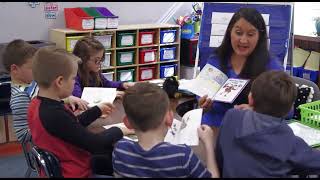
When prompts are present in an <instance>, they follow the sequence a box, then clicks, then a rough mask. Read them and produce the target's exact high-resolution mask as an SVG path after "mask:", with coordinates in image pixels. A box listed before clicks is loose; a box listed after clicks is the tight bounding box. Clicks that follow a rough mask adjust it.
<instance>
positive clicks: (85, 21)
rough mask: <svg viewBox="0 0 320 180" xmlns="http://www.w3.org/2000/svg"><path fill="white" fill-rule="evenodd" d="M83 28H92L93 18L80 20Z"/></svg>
mask: <svg viewBox="0 0 320 180" xmlns="http://www.w3.org/2000/svg"><path fill="white" fill-rule="evenodd" d="M82 28H83V29H93V28H94V19H83V20H82Z"/></svg>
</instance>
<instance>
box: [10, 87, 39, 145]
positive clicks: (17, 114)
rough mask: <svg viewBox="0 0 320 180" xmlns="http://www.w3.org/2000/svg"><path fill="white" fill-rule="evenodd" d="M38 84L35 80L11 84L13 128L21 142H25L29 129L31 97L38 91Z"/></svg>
mask: <svg viewBox="0 0 320 180" xmlns="http://www.w3.org/2000/svg"><path fill="white" fill-rule="evenodd" d="M38 90H39V88H38V86H37V83H36V82H35V81H33V82H32V83H30V85H18V84H13V83H12V84H11V98H10V108H11V111H12V117H13V128H14V130H15V133H16V136H17V138H18V140H19V141H20V142H23V141H24V139H25V137H26V134H27V130H28V121H27V113H28V107H29V103H30V101H31V99H32V98H33V97H35V96H36V95H37V93H38Z"/></svg>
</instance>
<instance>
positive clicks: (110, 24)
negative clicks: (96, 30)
mask: <svg viewBox="0 0 320 180" xmlns="http://www.w3.org/2000/svg"><path fill="white" fill-rule="evenodd" d="M107 20H108V28H117V27H118V24H119V19H118V18H107Z"/></svg>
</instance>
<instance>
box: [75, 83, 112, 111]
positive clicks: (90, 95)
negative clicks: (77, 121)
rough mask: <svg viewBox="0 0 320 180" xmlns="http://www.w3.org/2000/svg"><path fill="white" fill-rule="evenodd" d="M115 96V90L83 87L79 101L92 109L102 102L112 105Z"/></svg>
mask: <svg viewBox="0 0 320 180" xmlns="http://www.w3.org/2000/svg"><path fill="white" fill-rule="evenodd" d="M116 96H117V89H116V88H101V87H85V88H83V92H82V95H81V99H83V100H85V101H87V102H88V103H89V104H88V106H89V107H93V106H96V105H98V104H100V103H104V102H108V103H113V101H114V100H115V98H116Z"/></svg>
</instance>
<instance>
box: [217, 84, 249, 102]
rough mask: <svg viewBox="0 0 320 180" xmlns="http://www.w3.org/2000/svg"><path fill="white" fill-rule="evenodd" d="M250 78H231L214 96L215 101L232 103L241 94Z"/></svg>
mask: <svg viewBox="0 0 320 180" xmlns="http://www.w3.org/2000/svg"><path fill="white" fill-rule="evenodd" d="M248 82H249V80H247V79H234V78H230V79H228V80H227V81H226V83H225V84H224V85H223V86H222V87H221V88H220V89H219V91H218V92H217V94H216V95H215V96H214V98H213V99H214V100H215V101H221V102H227V103H232V102H233V101H234V100H235V99H236V97H237V96H238V95H239V94H240V92H241V91H242V90H243V88H244V87H245V86H246V85H247V83H248Z"/></svg>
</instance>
